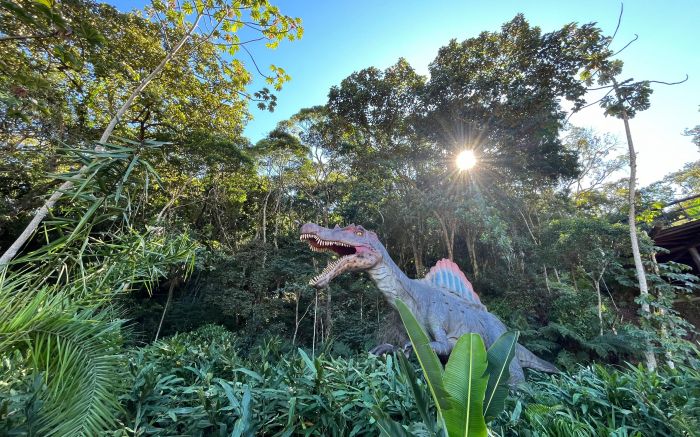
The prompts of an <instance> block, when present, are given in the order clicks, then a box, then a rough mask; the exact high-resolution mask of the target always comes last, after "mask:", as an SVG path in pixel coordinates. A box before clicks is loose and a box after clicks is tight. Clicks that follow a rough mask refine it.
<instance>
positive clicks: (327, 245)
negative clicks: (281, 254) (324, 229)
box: [299, 233, 358, 287]
mask: <svg viewBox="0 0 700 437" xmlns="http://www.w3.org/2000/svg"><path fill="white" fill-rule="evenodd" d="M299 239H300V240H302V241H306V242H307V243H309V248H310V249H311V250H313V251H314V252H331V253H335V254H336V255H338V257H339V258H338V259H336V260H335V261H333V262H331V263H329V264H328V265H327V266H326V268H325V269H323V271H322V272H321V273H319V274H318V275H316V276H315V277H314V278H312V279H311V281H309V285H311V286H313V287H323V286H325V285H327V284H328V283H329V282H330V281H331V279H333V278H335V277H336V276H338V275H339V274H340V273H342V272H344V271H345V270H346V269H347V268H348V267H350V266H349V264H350V263H349V261H351V260H352V258H354V257H355V255H356V254H357V253H358V248H357V247H355V246H353V245H351V244H348V243H343V242H342V241H332V240H324V239H322V238H320V237H319V236H318V235H316V234H310V233H305V234H301V236H300V237H299Z"/></svg>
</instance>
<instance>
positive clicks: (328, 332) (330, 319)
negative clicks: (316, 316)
mask: <svg viewBox="0 0 700 437" xmlns="http://www.w3.org/2000/svg"><path fill="white" fill-rule="evenodd" d="M325 325H326V326H325V335H324V338H325V339H326V340H328V339H329V338H330V337H331V328H332V327H333V312H332V307H331V289H330V287H326V320H325Z"/></svg>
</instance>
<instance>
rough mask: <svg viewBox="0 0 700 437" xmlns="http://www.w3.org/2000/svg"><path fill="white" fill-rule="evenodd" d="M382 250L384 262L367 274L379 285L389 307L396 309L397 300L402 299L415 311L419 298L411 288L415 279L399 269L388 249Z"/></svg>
mask: <svg viewBox="0 0 700 437" xmlns="http://www.w3.org/2000/svg"><path fill="white" fill-rule="evenodd" d="M382 250H383V254H382V261H381V262H380V263H379V264H377V265H376V266H374V267H372V268H371V269H369V270H367V273H369V275H370V277H371V278H372V280H373V281H374V283H375V284H377V287H378V288H379V290H380V291H381V292H382V294H383V295H384V297H385V298H386V300H387V302H388V303H389V305H391V306H392V307H394V308H396V299H401V300H402V301H403V302H404V303H405V304H406V305H407V306H408V307H409V308H411V309H413V310H415V308H414V307H415V306H416V305H417V297H418V296H416V291H415V290H414V287H412V286H411V283H412V282H413V279H410V278H409V277H408V276H406V274H405V273H404V272H402V271H401V269H399V267H398V266H397V265H396V263H394V260H392V259H391V257H390V256H389V253H388V252H387V251H386V249H384V248H382Z"/></svg>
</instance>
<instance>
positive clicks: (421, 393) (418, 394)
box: [396, 353, 437, 431]
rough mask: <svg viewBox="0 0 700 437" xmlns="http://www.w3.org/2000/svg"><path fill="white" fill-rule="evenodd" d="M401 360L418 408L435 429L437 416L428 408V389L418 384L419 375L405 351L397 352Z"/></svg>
mask: <svg viewBox="0 0 700 437" xmlns="http://www.w3.org/2000/svg"><path fill="white" fill-rule="evenodd" d="M396 356H397V357H398V360H399V366H400V367H401V373H403V375H404V377H405V378H406V380H407V381H408V386H409V387H410V388H411V392H413V398H414V399H415V400H416V408H417V409H418V413H420V416H421V419H423V423H424V424H425V425H426V426H427V427H428V428H429V429H430V430H431V431H432V430H435V428H436V427H437V424H436V423H435V418H434V417H433V415H431V414H430V411H429V410H428V399H427V398H426V391H425V389H424V387H421V386H419V385H418V375H416V372H415V370H414V369H413V366H412V365H411V363H410V362H408V359H407V358H406V356H405V355H404V354H403V353H398V354H396Z"/></svg>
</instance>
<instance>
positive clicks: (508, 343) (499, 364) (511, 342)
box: [484, 331, 520, 422]
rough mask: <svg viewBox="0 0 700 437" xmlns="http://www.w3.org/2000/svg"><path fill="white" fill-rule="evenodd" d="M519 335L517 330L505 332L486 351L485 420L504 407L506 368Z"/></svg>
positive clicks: (506, 380) (508, 373)
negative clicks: (487, 377) (487, 379)
mask: <svg viewBox="0 0 700 437" xmlns="http://www.w3.org/2000/svg"><path fill="white" fill-rule="evenodd" d="M519 335H520V333H519V332H517V331H516V332H513V331H510V332H506V333H505V334H503V335H501V336H500V337H499V338H498V340H496V342H495V343H493V344H492V345H491V347H490V348H489V350H488V352H487V360H488V367H487V370H486V372H487V373H488V375H489V382H488V385H487V387H486V397H485V398H484V416H485V418H486V421H487V422H489V421H491V420H493V419H495V418H496V417H497V416H498V415H499V414H501V412H502V411H503V409H504V408H505V402H506V397H507V396H508V379H509V378H510V372H509V371H508V368H509V366H510V363H511V361H513V357H514V356H515V349H516V348H517V347H518V337H519Z"/></svg>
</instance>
